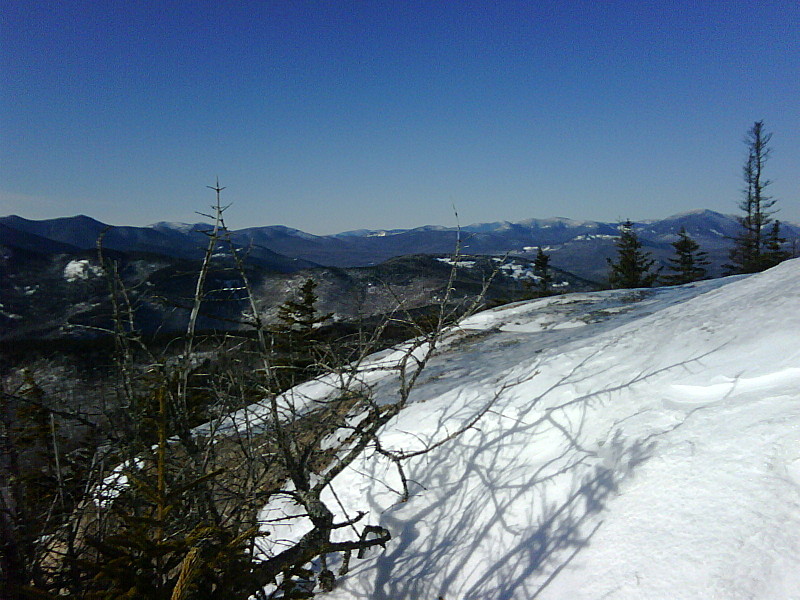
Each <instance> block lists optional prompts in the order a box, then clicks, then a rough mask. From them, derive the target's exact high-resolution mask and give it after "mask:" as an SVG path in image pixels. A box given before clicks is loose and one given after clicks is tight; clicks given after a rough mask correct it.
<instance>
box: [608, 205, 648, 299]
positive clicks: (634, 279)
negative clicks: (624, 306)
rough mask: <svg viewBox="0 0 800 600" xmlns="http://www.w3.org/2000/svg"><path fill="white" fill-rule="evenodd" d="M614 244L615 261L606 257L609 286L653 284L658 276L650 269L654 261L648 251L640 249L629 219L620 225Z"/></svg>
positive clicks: (629, 286)
mask: <svg viewBox="0 0 800 600" xmlns="http://www.w3.org/2000/svg"><path fill="white" fill-rule="evenodd" d="M615 245H616V247H617V262H614V261H612V260H611V259H610V258H609V259H607V260H608V266H609V268H610V271H609V274H608V281H609V283H610V284H611V287H615V288H640V287H650V286H651V285H653V284H654V283H655V281H656V278H657V277H658V271H655V272H651V271H650V269H652V268H653V265H654V264H655V261H654V260H652V259H651V258H650V253H649V252H644V251H642V243H641V242H640V241H639V237H638V236H637V235H636V232H635V231H634V230H633V223H631V221H630V220H627V221H625V222H624V223H623V224H622V225H621V227H620V236H619V239H617V242H616V244H615Z"/></svg>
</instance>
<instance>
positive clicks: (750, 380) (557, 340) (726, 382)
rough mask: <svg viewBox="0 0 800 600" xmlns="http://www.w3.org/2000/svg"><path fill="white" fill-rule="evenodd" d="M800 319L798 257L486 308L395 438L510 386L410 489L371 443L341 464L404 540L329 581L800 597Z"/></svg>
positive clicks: (427, 462) (406, 443)
mask: <svg viewBox="0 0 800 600" xmlns="http://www.w3.org/2000/svg"><path fill="white" fill-rule="evenodd" d="M798 332H800V261H798V260H794V261H789V262H787V263H784V264H782V265H780V266H779V267H777V268H775V269H772V270H770V271H768V272H766V273H762V274H759V275H754V276H750V277H746V278H741V277H738V278H728V279H722V280H715V281H710V282H703V283H699V284H694V285H691V286H683V287H678V288H661V289H654V290H636V291H612V292H601V293H593V294H572V295H566V296H559V297H553V298H548V299H543V300H538V301H532V302H527V303H520V304H515V305H510V306H507V307H501V308H499V309H496V310H493V311H488V312H484V313H480V314H477V315H475V316H473V317H471V318H470V319H467V320H466V321H465V322H463V323H462V324H461V327H460V329H459V330H457V331H455V332H454V333H453V334H452V335H451V336H450V338H449V339H448V341H447V343H446V344H445V347H444V349H443V352H442V354H441V355H440V356H439V357H437V358H436V359H435V360H434V361H432V363H431V364H430V365H429V367H428V368H427V369H426V371H425V373H424V374H423V376H422V377H421V379H420V382H421V383H420V385H419V387H418V389H417V390H416V391H415V393H414V400H415V402H414V403H413V404H412V405H411V406H409V407H408V408H407V409H406V410H405V411H404V412H403V413H402V414H401V415H400V417H399V418H398V419H397V421H396V422H394V423H392V424H391V427H390V428H389V429H388V430H387V431H386V432H385V436H384V439H385V444H386V445H387V446H390V447H394V448H402V449H406V450H409V449H416V448H421V447H422V446H423V444H424V442H425V441H426V440H430V441H435V440H437V439H440V438H442V437H443V436H445V435H447V433H448V432H451V431H454V430H456V429H458V427H459V426H460V425H461V424H462V423H464V422H466V421H468V420H469V418H470V416H471V415H473V414H475V412H476V411H479V410H480V409H481V408H482V407H484V406H485V405H486V403H487V402H489V401H490V400H491V399H492V397H493V396H494V395H495V394H496V393H497V392H498V391H502V393H501V394H500V396H499V398H498V399H497V401H496V402H495V404H494V405H493V407H492V409H491V411H490V412H489V413H488V414H486V415H485V417H484V418H483V419H482V421H481V422H480V423H479V424H478V425H477V426H476V427H475V428H474V429H472V430H470V431H468V432H467V433H465V434H464V435H462V436H461V437H460V438H458V439H456V440H454V441H452V442H450V443H448V444H447V445H445V446H443V447H441V448H438V449H437V450H435V451H433V452H432V453H430V454H428V455H426V456H422V457H420V458H418V459H415V460H414V461H411V462H410V463H408V464H407V465H406V469H407V473H408V477H409V479H410V480H411V482H412V483H411V484H410V487H411V498H410V499H409V501H408V502H406V503H403V504H398V503H397V502H398V496H397V494H396V493H395V490H397V489H398V487H399V482H398V479H397V476H396V474H395V473H394V472H393V470H392V467H391V465H389V464H387V463H386V462H383V461H381V460H378V459H377V458H376V457H375V456H373V455H372V454H369V453H367V454H366V455H365V456H364V459H363V460H361V461H358V462H357V463H354V465H353V468H352V469H350V470H348V471H347V472H345V473H343V474H342V475H341V476H339V477H338V478H337V479H336V480H335V492H336V496H337V498H338V501H341V503H342V505H343V506H347V507H348V510H349V511H350V514H352V513H355V511H356V510H359V509H361V510H368V511H369V517H368V518H369V519H371V522H373V523H380V524H381V525H383V526H385V527H386V528H388V529H389V530H390V531H391V533H392V535H393V539H392V541H391V542H390V543H389V545H388V546H387V548H386V549H385V550H380V549H378V550H377V551H375V552H373V553H372V554H371V555H370V556H369V557H368V558H366V559H363V560H355V559H354V560H353V562H352V563H351V571H350V574H349V575H348V576H347V577H346V578H343V579H342V580H340V582H339V583H338V586H337V588H336V590H335V591H334V592H332V593H330V594H327V595H320V597H324V598H337V599H352V598H369V599H376V600H382V599H384V600H404V599H408V600H435V599H436V598H437V597H439V596H441V597H443V598H445V599H446V600H466V599H473V600H485V599H510V598H514V599H520V600H528V599H531V598H541V599H563V600H568V599H569V600H580V599H589V598H592V599H599V598H604V599H622V598H624V599H631V600H633V599H636V600H640V599H665V600H666V599H709V598H724V599H739V598H741V599H745V598H748V599H764V600H767V599H769V600H772V599H778V598H780V599H785V598H800V344H798ZM383 377H384V379H383V380H381V379H380V378H379V377H378V378H377V379H376V380H374V381H373V383H374V384H375V385H376V387H375V391H376V394H378V395H379V396H380V395H388V394H391V393H392V392H393V391H394V390H395V389H396V382H394V381H393V380H392V379H391V377H390V376H388V375H385V376H383ZM329 499H330V500H331V503H332V505H336V501H334V499H333V496H329Z"/></svg>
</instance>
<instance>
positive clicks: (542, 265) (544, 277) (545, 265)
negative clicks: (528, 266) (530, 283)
mask: <svg viewBox="0 0 800 600" xmlns="http://www.w3.org/2000/svg"><path fill="white" fill-rule="evenodd" d="M533 273H534V275H536V276H537V277H538V278H539V281H538V286H537V287H538V288H539V294H540V295H542V296H546V295H547V294H549V293H550V284H551V283H552V282H553V276H552V274H551V273H550V255H549V254H545V253H544V251H543V250H542V247H541V246H539V249H538V250H537V252H536V258H534V259H533Z"/></svg>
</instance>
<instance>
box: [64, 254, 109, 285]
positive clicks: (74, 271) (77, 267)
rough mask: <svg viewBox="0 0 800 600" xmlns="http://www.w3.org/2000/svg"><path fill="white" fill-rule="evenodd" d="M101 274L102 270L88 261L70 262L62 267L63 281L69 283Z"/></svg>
mask: <svg viewBox="0 0 800 600" xmlns="http://www.w3.org/2000/svg"><path fill="white" fill-rule="evenodd" d="M102 274H103V269H102V268H101V267H99V266H97V265H93V264H91V263H90V262H89V261H88V260H85V259H84V260H71V261H69V262H68V263H67V264H66V266H65V267H64V279H66V280H67V281H69V282H70V283H72V282H75V281H79V280H86V279H89V277H91V276H99V275H102Z"/></svg>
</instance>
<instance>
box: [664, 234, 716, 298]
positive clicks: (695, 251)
mask: <svg viewBox="0 0 800 600" xmlns="http://www.w3.org/2000/svg"><path fill="white" fill-rule="evenodd" d="M672 247H673V248H675V258H670V259H669V263H670V264H669V265H668V267H667V268H668V269H669V270H670V271H672V273H671V274H670V275H665V276H664V277H662V278H661V280H662V282H663V283H664V284H666V285H681V284H684V283H691V282H692V281H699V280H700V279H705V278H706V269H705V267H706V265H708V264H709V263H708V260H706V256H707V254H706V253H705V252H702V251H701V250H700V245H699V244H698V243H697V242H695V241H694V240H693V239H692V238H690V237H689V235H688V234H687V233H686V229H684V228H683V227H681V230H680V232H679V233H678V240H677V241H675V242H673V243H672Z"/></svg>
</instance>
